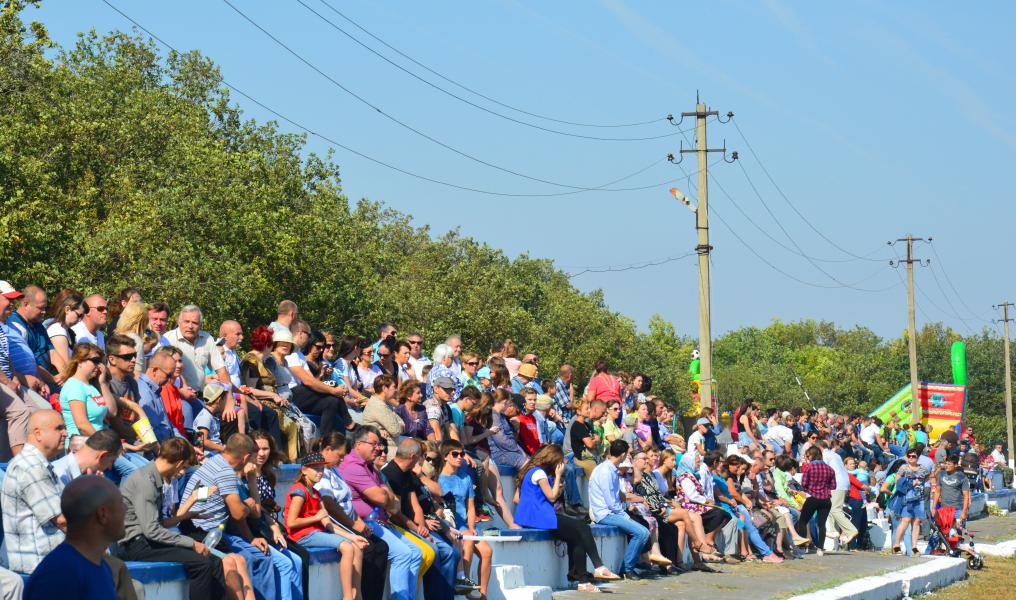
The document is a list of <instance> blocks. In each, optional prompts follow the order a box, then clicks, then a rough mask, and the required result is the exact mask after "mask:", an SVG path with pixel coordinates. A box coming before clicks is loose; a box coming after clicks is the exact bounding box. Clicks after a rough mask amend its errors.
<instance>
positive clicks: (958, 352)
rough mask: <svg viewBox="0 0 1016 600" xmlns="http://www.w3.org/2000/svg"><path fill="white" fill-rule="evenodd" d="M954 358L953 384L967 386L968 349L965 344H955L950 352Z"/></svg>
mask: <svg viewBox="0 0 1016 600" xmlns="http://www.w3.org/2000/svg"><path fill="white" fill-rule="evenodd" d="M950 355H951V358H952V376H953V383H955V384H956V385H964V386H965V385H967V347H966V344H964V343H963V342H959V341H956V342H953V344H952V350H951V352H950Z"/></svg>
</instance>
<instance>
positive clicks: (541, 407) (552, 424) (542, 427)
mask: <svg viewBox="0 0 1016 600" xmlns="http://www.w3.org/2000/svg"><path fill="white" fill-rule="evenodd" d="M534 416H535V417H536V430H537V433H539V435H540V443H541V444H543V445H546V444H558V445H560V444H561V442H563V441H564V423H563V421H562V420H561V417H559V416H558V415H557V413H556V412H555V411H554V406H553V399H552V398H551V397H550V396H547V395H542V396H537V397H536V412H535V413H534Z"/></svg>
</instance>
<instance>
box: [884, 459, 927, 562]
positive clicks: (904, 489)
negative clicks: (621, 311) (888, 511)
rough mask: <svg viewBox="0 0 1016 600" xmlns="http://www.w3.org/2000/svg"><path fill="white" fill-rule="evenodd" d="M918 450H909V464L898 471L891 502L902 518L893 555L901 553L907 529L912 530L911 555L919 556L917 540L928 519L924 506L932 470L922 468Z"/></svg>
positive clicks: (895, 539)
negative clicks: (901, 545) (924, 521)
mask: <svg viewBox="0 0 1016 600" xmlns="http://www.w3.org/2000/svg"><path fill="white" fill-rule="evenodd" d="M920 456H921V455H920V454H919V451H918V450H917V449H914V448H912V449H910V450H907V456H906V459H907V464H905V465H903V466H902V467H900V468H899V469H897V470H896V490H895V494H894V496H893V500H892V501H891V505H892V506H893V507H894V510H893V512H895V513H896V516H898V517H899V518H900V523H899V526H898V527H897V528H896V535H895V536H894V543H893V554H899V553H900V544H902V543H903V536H904V535H905V534H906V532H907V529H908V528H909V529H910V546H911V553H912V554H913V555H914V556H916V555H917V538H918V536H919V535H920V532H921V520H922V519H925V518H927V515H926V514H925V510H924V504H925V501H926V499H927V495H926V494H925V491H924V489H925V484H926V483H927V481H928V477H929V476H931V471H932V469H929V468H925V467H923V466H921V465H920V464H919V462H918V458H920Z"/></svg>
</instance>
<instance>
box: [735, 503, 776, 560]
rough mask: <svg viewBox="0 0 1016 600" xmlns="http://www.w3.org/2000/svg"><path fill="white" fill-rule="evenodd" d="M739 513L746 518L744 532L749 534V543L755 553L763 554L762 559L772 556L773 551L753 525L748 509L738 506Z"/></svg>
mask: <svg viewBox="0 0 1016 600" xmlns="http://www.w3.org/2000/svg"><path fill="white" fill-rule="evenodd" d="M737 512H738V513H740V515H741V516H742V517H744V532H745V533H747V534H748V542H750V543H751V546H752V548H755V551H756V552H758V553H759V554H761V555H762V558H765V557H767V556H769V555H770V554H772V553H773V551H772V550H771V549H770V548H769V545H768V544H766V542H765V540H763V539H762V536H761V535H759V533H758V528H757V527H755V525H754V524H752V522H751V514H750V513H749V512H748V509H747V508H745V507H744V506H741V505H740V504H738V505H737Z"/></svg>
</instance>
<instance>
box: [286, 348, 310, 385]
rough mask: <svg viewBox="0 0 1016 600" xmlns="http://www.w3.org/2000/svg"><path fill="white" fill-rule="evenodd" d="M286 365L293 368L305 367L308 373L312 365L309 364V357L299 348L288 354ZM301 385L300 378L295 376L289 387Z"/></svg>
mask: <svg viewBox="0 0 1016 600" xmlns="http://www.w3.org/2000/svg"><path fill="white" fill-rule="evenodd" d="M286 366H287V367H289V368H290V369H292V368H293V367H303V368H304V369H305V370H306V371H307V372H308V373H310V366H309V365H308V364H307V357H306V356H305V355H304V353H303V352H300V351H299V350H297V351H296V352H290V353H289V354H287V355H286ZM298 385H300V380H299V379H297V378H296V375H294V376H293V380H292V381H290V382H289V389H293V388H295V387H296V386H298Z"/></svg>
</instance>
